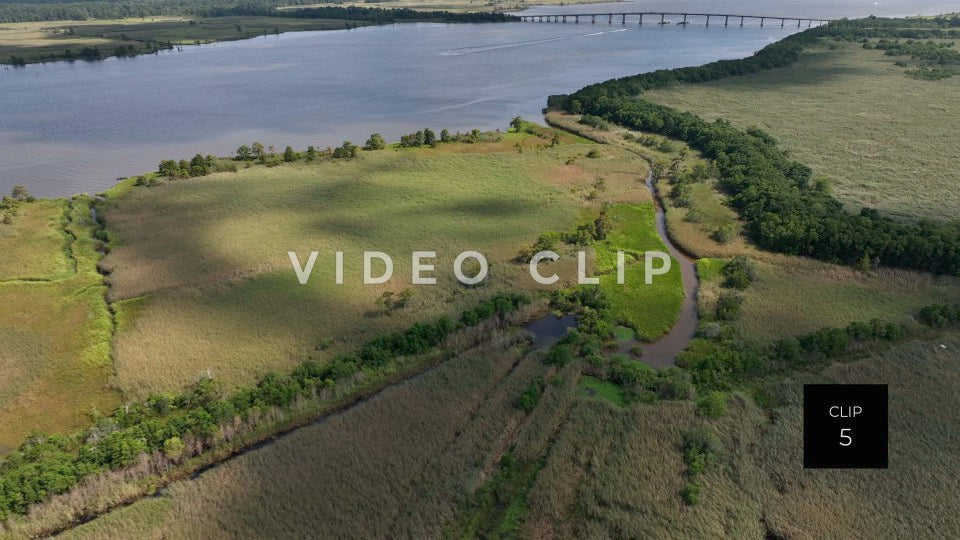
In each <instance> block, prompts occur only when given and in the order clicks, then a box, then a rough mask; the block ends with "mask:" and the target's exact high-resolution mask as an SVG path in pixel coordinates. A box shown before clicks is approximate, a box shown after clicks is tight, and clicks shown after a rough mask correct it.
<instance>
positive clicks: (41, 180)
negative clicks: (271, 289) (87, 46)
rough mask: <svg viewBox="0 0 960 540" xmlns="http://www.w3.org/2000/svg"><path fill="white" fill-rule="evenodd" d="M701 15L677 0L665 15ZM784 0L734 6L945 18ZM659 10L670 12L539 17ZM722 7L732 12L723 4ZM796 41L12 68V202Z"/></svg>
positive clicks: (518, 30) (605, 28) (564, 39)
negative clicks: (171, 163) (201, 157)
mask: <svg viewBox="0 0 960 540" xmlns="http://www.w3.org/2000/svg"><path fill="white" fill-rule="evenodd" d="M688 4H689V5H688ZM697 4H698V3H697V2H684V1H682V0H679V1H677V2H670V3H668V4H667V6H669V8H670V9H681V8H684V7H687V8H691V9H692V8H694V7H695V6H696V5H697ZM727 4H728V5H727ZM781 4H782V3H781V2H757V1H756V0H736V1H731V2H726V3H725V7H726V10H727V11H733V12H756V13H760V14H771V15H791V14H795V15H798V16H799V15H810V16H820V17H837V16H841V15H849V16H856V15H862V14H865V13H870V12H875V13H881V12H883V13H886V14H900V13H911V12H913V11H918V10H919V11H924V12H929V13H937V12H941V11H945V10H946V9H945V8H944V9H940V8H939V7H938V6H936V5H935V4H936V3H927V4H925V5H923V6H916V5H911V4H910V3H905V2H902V1H901V2H899V4H900V6H899V7H896V6H894V7H889V5H887V4H883V6H881V7H882V8H883V9H880V8H876V9H870V8H868V6H870V5H872V4H873V3H872V2H868V3H864V2H852V1H851V0H846V3H845V4H837V3H836V2H830V3H826V2H823V1H822V0H821V1H819V2H818V1H814V2H811V3H804V4H803V6H798V4H797V3H795V2H794V3H792V4H789V6H792V7H787V6H788V4H782V5H781ZM854 4H855V6H854ZM699 5H701V6H702V5H703V3H702V2H699ZM751 5H753V6H760V7H756V8H755V9H751V8H750V6H751ZM778 5H779V7H778ZM838 5H839V7H837V6H838ZM652 7H661V8H662V7H664V2H659V3H653V2H649V1H641V2H624V3H619V4H605V5H593V6H588V5H582V6H565V7H562V8H560V7H552V8H538V9H534V10H531V11H530V13H533V12H536V13H547V12H551V13H554V12H568V13H574V12H585V11H601V12H605V11H627V10H636V9H650V8H652ZM872 7H874V8H875V7H876V6H872ZM701 9H702V8H701ZM710 9H711V10H713V11H722V10H723V8H721V7H720V6H719V5H714V4H711V8H710ZM838 10H839V11H838ZM796 30H797V28H796V25H795V23H794V24H793V25H790V24H788V25H787V27H786V28H781V27H780V26H779V25H778V24H774V25H768V26H766V27H764V28H760V27H759V26H758V25H757V24H756V23H749V24H748V25H747V26H745V27H744V28H739V27H735V26H731V27H730V28H723V27H722V26H711V27H709V28H707V27H705V26H703V25H702V23H701V22H697V21H694V22H693V24H691V25H688V26H686V27H681V26H676V25H668V26H658V25H654V24H645V25H643V26H642V27H640V26H639V25H637V24H636V23H635V22H631V23H628V24H627V25H625V26H622V25H620V24H619V23H615V24H613V25H609V24H607V23H606V22H605V21H604V22H602V23H599V22H598V23H597V24H596V25H591V24H589V23H581V24H573V23H567V24H559V23H504V24H470V25H465V24H457V25H444V24H398V25H392V26H382V27H371V28H362V29H355V30H345V31H329V32H296V33H287V34H282V35H278V36H266V37H259V38H255V39H250V40H244V41H234V42H226V43H218V44H215V45H206V46H200V47H185V48H184V49H183V50H182V51H173V52H164V53H160V54H157V55H151V56H142V57H137V58H122V59H119V58H111V59H107V60H104V61H101V62H74V63H67V62H58V63H51V64H45V65H31V66H27V67H24V68H16V69H14V68H7V69H3V70H0V192H4V193H6V192H9V190H10V187H11V186H12V185H14V184H25V185H26V186H28V187H29V188H30V190H31V192H33V193H34V194H35V195H40V196H62V195H70V194H73V193H78V192H98V191H102V190H103V189H105V188H107V187H109V186H111V185H112V184H114V183H115V182H116V179H117V178H118V177H123V176H128V175H132V174H137V173H141V172H145V171H150V170H154V169H155V168H156V166H157V163H158V162H159V161H160V160H161V159H166V158H178V159H179V158H184V157H190V156H192V155H193V154H196V153H198V152H199V153H203V154H211V153H212V154H218V155H229V154H232V153H233V151H234V149H235V148H236V147H237V146H239V145H241V144H249V143H251V142H253V141H260V142H263V143H264V144H265V145H275V146H276V147H277V148H278V149H280V150H282V148H283V147H284V146H286V145H288V144H289V145H293V146H294V147H296V148H305V147H306V146H307V145H314V146H317V147H320V148H324V147H327V146H334V145H338V144H339V143H340V142H342V141H343V140H345V139H350V140H353V141H354V142H358V143H362V142H363V141H364V140H365V139H366V137H367V136H368V135H369V134H370V133H372V132H379V133H381V134H383V135H384V136H385V137H387V139H396V138H398V137H399V136H400V135H401V134H403V133H407V132H411V131H416V130H418V129H422V128H424V127H431V128H433V129H435V130H439V129H441V128H448V129H450V130H451V131H457V130H464V131H466V130H470V129H473V128H478V129H482V130H490V129H497V128H505V127H506V125H507V123H508V122H509V120H510V118H512V117H513V116H515V115H518V114H519V115H522V116H525V117H529V118H536V117H538V115H539V112H540V109H541V108H542V107H543V106H544V105H545V103H546V97H547V96H548V95H550V94H558V93H568V92H572V91H575V90H577V89H579V88H580V87H582V86H584V85H586V84H590V83H593V82H599V81H603V80H606V79H609V78H612V77H619V76H624V75H631V74H635V73H639V72H643V71H648V70H652V69H657V68H671V67H678V66H687V65H697V64H702V63H704V62H708V61H712V60H717V59H721V58H736V57H742V56H746V55H749V54H751V53H752V52H754V51H756V50H757V49H760V48H761V47H763V46H764V45H766V44H768V43H771V42H773V41H776V40H778V39H781V38H783V37H785V36H786V35H789V34H790V33H791V32H795V31H796Z"/></svg>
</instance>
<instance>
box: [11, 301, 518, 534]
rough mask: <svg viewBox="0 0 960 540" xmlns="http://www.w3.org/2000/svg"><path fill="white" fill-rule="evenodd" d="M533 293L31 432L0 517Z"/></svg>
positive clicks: (192, 449) (429, 343) (192, 440)
mask: <svg viewBox="0 0 960 540" xmlns="http://www.w3.org/2000/svg"><path fill="white" fill-rule="evenodd" d="M527 302H528V300H527V298H526V297H524V296H522V295H513V294H498V295H496V296H493V297H492V298H490V299H488V300H485V301H483V302H481V303H479V304H478V305H477V306H476V307H474V308H471V309H468V310H467V311H465V312H464V313H463V314H462V315H461V317H460V319H459V322H453V321H451V320H450V319H447V318H444V319H440V320H439V321H437V322H435V323H428V324H417V325H414V326H413V327H412V328H411V329H409V330H406V331H404V332H399V333H396V334H391V335H388V336H384V337H382V338H378V339H375V340H373V341H371V342H369V343H368V344H366V345H365V346H364V347H363V349H362V352H361V354H360V355H359V356H341V357H338V358H336V359H334V360H332V361H330V362H325V363H320V362H316V361H307V362H304V363H302V364H300V365H299V366H298V367H297V368H296V369H294V370H293V371H292V372H290V373H287V374H277V373H273V374H268V375H266V376H264V377H263V378H262V379H261V380H260V382H258V383H257V384H256V385H255V386H253V387H250V388H246V389H242V390H239V391H236V392H234V393H232V394H229V395H224V394H222V393H221V392H220V391H219V390H218V386H217V384H216V382H215V381H214V380H213V379H211V378H209V377H205V378H201V379H200V380H198V381H197V382H196V383H195V385H194V386H193V387H192V388H190V389H189V390H187V391H185V392H184V393H182V394H179V395H170V394H162V395H152V396H150V397H149V398H148V399H147V400H145V401H143V402H141V403H133V404H130V405H126V406H123V407H120V408H118V409H117V410H116V411H114V413H113V415H112V416H110V417H107V418H102V419H100V420H99V421H98V422H97V423H96V425H95V426H93V427H91V428H89V429H87V430H84V431H82V432H79V433H76V434H74V435H72V436H64V435H51V436H45V435H43V434H40V433H36V434H33V435H31V436H30V437H29V438H28V439H27V440H26V442H24V443H23V445H22V446H21V447H20V448H19V449H18V450H17V451H16V452H14V453H12V454H11V455H9V456H7V457H6V458H5V459H4V460H3V461H2V462H0V521H3V520H5V519H7V518H8V517H10V516H11V515H13V514H25V513H26V512H27V510H28V508H29V506H30V505H31V504H35V503H38V502H41V501H43V500H45V499H47V498H48V497H49V496H50V495H53V494H58V493H63V492H65V491H67V490H69V489H70V488H71V487H73V486H74V485H76V484H77V482H79V481H80V479H81V478H83V477H84V476H87V475H90V474H94V473H98V472H102V471H106V470H111V469H118V468H122V467H128V466H131V465H133V464H135V463H138V462H139V460H141V459H142V457H143V456H144V455H146V454H152V455H153V456H154V461H155V462H157V459H158V458H159V457H162V458H163V459H164V460H166V461H164V462H163V463H168V464H169V463H177V462H179V461H180V460H182V459H185V458H187V457H190V456H191V455H196V454H198V453H200V452H202V451H203V450H205V449H207V448H210V447H212V446H214V445H216V444H218V443H220V442H222V441H224V440H227V439H229V438H230V437H231V436H235V435H236V434H237V433H238V432H239V431H240V430H241V429H242V427H238V426H246V427H247V428H248V429H255V428H256V426H257V424H258V422H261V420H259V419H261V418H269V417H270V415H269V414H267V413H269V412H270V411H271V410H275V409H287V408H289V407H291V406H292V404H293V403H294V401H295V400H297V399H300V398H306V399H313V398H316V396H317V393H318V391H320V390H322V389H329V388H332V387H334V386H335V385H337V382H338V381H343V380H350V379H351V378H355V376H356V374H357V373H358V372H360V371H365V372H368V373H367V375H376V374H378V373H386V372H389V371H391V370H393V369H395V368H394V367H392V366H391V365H389V364H391V362H393V361H394V360H396V359H397V358H399V357H400V356H402V355H412V354H420V353H423V352H426V351H428V350H430V349H432V348H433V347H436V346H438V345H439V344H440V343H441V342H442V341H443V340H444V339H445V338H446V337H447V336H448V335H450V334H451V333H452V332H454V331H455V330H457V329H459V328H464V327H467V326H473V325H476V324H479V323H480V322H482V321H484V320H488V319H491V318H493V317H503V316H505V315H507V314H509V313H511V312H513V311H515V310H516V309H517V308H518V307H519V306H521V305H523V304H525V303H527Z"/></svg>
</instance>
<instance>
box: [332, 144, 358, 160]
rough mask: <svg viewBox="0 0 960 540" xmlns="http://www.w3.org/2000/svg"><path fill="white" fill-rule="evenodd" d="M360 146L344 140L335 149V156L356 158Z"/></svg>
mask: <svg viewBox="0 0 960 540" xmlns="http://www.w3.org/2000/svg"><path fill="white" fill-rule="evenodd" d="M358 148H359V147H358V146H357V145H355V144H353V143H352V142H350V141H343V144H342V145H340V146H338V147H336V148H334V149H333V157H335V158H354V157H357V150H358Z"/></svg>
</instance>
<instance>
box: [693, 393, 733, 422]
mask: <svg viewBox="0 0 960 540" xmlns="http://www.w3.org/2000/svg"><path fill="white" fill-rule="evenodd" d="M697 414H698V415H699V416H703V417H705V418H721V417H723V416H726V415H727V395H726V394H724V393H723V392H708V393H706V394H704V395H702V396H700V397H698V398H697Z"/></svg>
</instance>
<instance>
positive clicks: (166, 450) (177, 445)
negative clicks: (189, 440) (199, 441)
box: [163, 437, 187, 461]
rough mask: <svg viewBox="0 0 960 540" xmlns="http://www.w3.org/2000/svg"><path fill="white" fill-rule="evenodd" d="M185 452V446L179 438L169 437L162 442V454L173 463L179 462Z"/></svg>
mask: <svg viewBox="0 0 960 540" xmlns="http://www.w3.org/2000/svg"><path fill="white" fill-rule="evenodd" d="M186 450H187V445H186V444H184V442H183V439H181V438H180V437H170V438H169V439H167V440H165V441H163V454H164V455H165V456H167V457H168V458H170V459H172V460H173V461H179V460H180V458H182V457H183V454H184V452H186Z"/></svg>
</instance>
